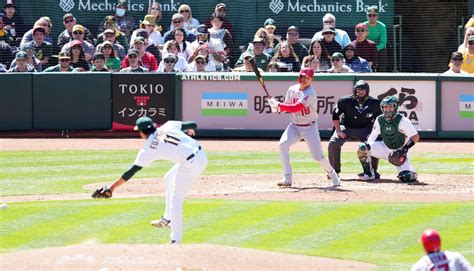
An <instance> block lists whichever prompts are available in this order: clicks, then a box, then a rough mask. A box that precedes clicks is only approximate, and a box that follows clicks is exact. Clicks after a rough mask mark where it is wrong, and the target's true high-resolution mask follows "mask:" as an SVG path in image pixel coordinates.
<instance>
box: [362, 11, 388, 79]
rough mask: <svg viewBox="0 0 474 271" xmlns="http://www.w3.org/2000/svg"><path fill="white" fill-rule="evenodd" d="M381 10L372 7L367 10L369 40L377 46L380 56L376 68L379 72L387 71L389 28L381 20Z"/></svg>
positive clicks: (366, 22) (366, 23)
mask: <svg viewBox="0 0 474 271" xmlns="http://www.w3.org/2000/svg"><path fill="white" fill-rule="evenodd" d="M378 19H379V10H378V8H377V6H371V7H369V8H368V9H367V21H365V22H364V23H365V25H367V28H368V31H369V33H368V35H367V39H368V40H371V41H373V42H374V43H375V45H376V46H377V52H378V55H379V59H378V63H377V66H376V71H377V72H386V71H387V27H386V26H385V24H384V23H382V22H380V21H379V20H378Z"/></svg>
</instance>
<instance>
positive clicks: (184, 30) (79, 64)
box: [0, 0, 474, 73]
mask: <svg viewBox="0 0 474 271" xmlns="http://www.w3.org/2000/svg"><path fill="white" fill-rule="evenodd" d="M366 15H367V21H365V22H360V23H358V24H357V25H355V27H354V34H355V37H356V39H355V40H353V41H351V39H350V37H349V35H348V34H347V32H346V31H344V30H342V29H339V28H337V27H336V17H335V16H334V15H333V14H330V13H327V14H326V15H324V16H323V18H322V23H323V28H322V29H321V31H318V32H317V33H315V34H314V36H313V37H312V39H311V43H310V44H309V39H308V43H306V45H305V43H304V42H303V41H302V40H301V39H300V33H299V29H298V27H297V26H290V27H288V28H287V29H286V36H285V37H280V36H278V35H277V34H276V28H277V23H276V22H275V20H273V19H271V18H269V19H267V20H266V21H265V22H264V24H263V26H262V27H259V28H258V29H257V31H256V32H255V35H254V37H253V40H251V41H250V42H249V43H248V45H242V46H237V45H236V44H234V39H233V35H236V34H237V33H233V27H232V23H231V22H230V21H229V20H228V19H227V17H226V16H227V6H226V4H224V3H219V4H217V5H216V6H215V9H214V10H213V11H212V12H211V15H210V16H209V19H208V20H206V21H205V22H200V21H199V20H198V19H197V18H194V17H193V13H192V9H191V6H189V5H186V4H183V5H181V6H180V7H179V9H178V13H176V14H174V15H173V16H172V19H171V22H170V24H169V25H168V24H167V23H166V22H162V21H161V19H162V13H161V8H160V4H159V3H158V2H152V4H151V5H150V7H149V8H148V12H147V14H146V15H145V16H144V18H143V19H142V20H136V18H133V17H132V16H130V15H129V14H128V13H127V2H126V0H118V3H117V5H116V10H115V14H114V15H109V16H106V17H105V18H104V19H103V20H102V21H101V23H100V25H99V26H98V28H97V31H98V33H99V34H98V35H97V36H94V35H93V34H92V32H91V31H90V30H89V29H87V28H86V27H84V26H83V25H81V24H80V23H81V22H79V21H78V20H77V18H75V17H74V15H73V14H71V13H67V14H64V16H63V27H64V31H62V32H61V33H60V34H59V36H58V37H57V38H56V37H52V36H51V29H52V23H51V20H50V18H49V17H40V18H39V19H38V20H37V21H36V22H35V23H34V25H33V26H32V27H31V28H30V27H28V26H26V25H24V24H23V20H22V18H21V17H20V16H19V15H18V13H17V10H16V7H15V5H14V4H13V2H12V0H8V1H7V4H6V5H5V6H4V8H3V13H0V72H2V71H3V72H35V71H36V72H41V71H44V72H50V71H76V72H81V71H98V72H100V71H113V72H186V71H192V72H213V71H235V72H252V68H251V66H250V63H249V61H248V60H249V59H250V58H254V59H255V60H256V64H257V67H258V68H259V69H260V70H261V71H262V72H263V71H270V72H298V71H299V70H301V69H302V68H305V67H311V68H312V69H313V70H315V71H316V72H327V73H350V72H361V73H365V72H373V71H377V72H386V71H387V51H386V49H387V30H386V26H385V25H384V24H383V23H382V22H380V21H379V20H378V9H377V6H372V7H369V8H368V9H367V14H366ZM137 21H139V24H138V25H137V23H136V22H137ZM166 29H167V30H166ZM165 30H166V31H165ZM94 31H95V29H94ZM465 33H466V34H465V38H464V42H463V44H461V45H460V46H459V49H458V52H457V53H453V54H452V57H451V59H450V63H449V67H450V69H449V70H448V73H474V19H471V20H470V21H469V22H468V24H466V28H465ZM308 45H309V46H308ZM307 46H308V47H307ZM236 48H238V49H236ZM239 49H240V53H241V54H240V57H238V59H233V58H232V53H234V54H235V53H236V52H233V50H239ZM55 51H57V53H54V52H55Z"/></svg>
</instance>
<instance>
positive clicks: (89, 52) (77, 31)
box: [61, 24, 95, 61]
mask: <svg viewBox="0 0 474 271" xmlns="http://www.w3.org/2000/svg"><path fill="white" fill-rule="evenodd" d="M84 34H85V32H84V26H82V25H80V24H76V25H74V26H73V28H72V37H73V40H72V41H70V42H68V43H66V44H64V46H63V48H62V49H61V52H70V50H71V47H72V43H73V42H74V43H77V42H75V41H78V42H80V43H81V47H82V49H83V50H84V54H85V59H86V61H90V60H92V57H93V56H94V53H95V47H94V45H92V44H91V43H90V42H88V41H86V40H84Z"/></svg>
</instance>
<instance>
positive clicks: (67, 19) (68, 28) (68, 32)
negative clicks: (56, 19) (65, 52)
mask: <svg viewBox="0 0 474 271" xmlns="http://www.w3.org/2000/svg"><path fill="white" fill-rule="evenodd" d="M76 24H77V21H76V18H75V17H74V15H72V13H66V14H64V16H63V25H64V28H65V29H64V31H63V32H61V34H59V36H58V43H57V44H58V47H59V48H60V49H62V48H63V46H64V45H65V44H66V43H68V42H70V41H72V40H73V39H74V36H73V34H72V32H73V27H74V26H75V25H76ZM82 29H83V31H84V39H85V40H86V41H88V42H89V43H90V44H94V37H93V36H92V34H91V32H90V31H89V29H87V28H86V27H84V26H83V27H82Z"/></svg>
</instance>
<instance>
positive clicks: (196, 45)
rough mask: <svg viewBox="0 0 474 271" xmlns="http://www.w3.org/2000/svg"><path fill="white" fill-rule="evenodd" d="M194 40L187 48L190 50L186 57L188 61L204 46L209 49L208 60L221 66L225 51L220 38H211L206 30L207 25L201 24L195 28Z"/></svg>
mask: <svg viewBox="0 0 474 271" xmlns="http://www.w3.org/2000/svg"><path fill="white" fill-rule="evenodd" d="M196 37H197V38H196V40H195V41H193V42H192V43H191V44H190V46H189V49H190V51H191V52H192V54H191V56H189V58H188V62H189V63H191V62H192V61H193V60H194V58H195V57H196V56H197V55H198V54H199V50H200V49H201V48H202V47H205V48H206V49H208V51H209V60H210V62H213V63H214V65H215V66H216V67H218V66H220V67H222V66H223V62H224V60H225V59H226V52H225V51H224V47H223V46H222V43H221V41H220V40H218V39H215V38H211V36H210V35H209V32H208V31H207V26H206V25H204V24H201V25H200V26H198V27H197V28H196Z"/></svg>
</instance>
